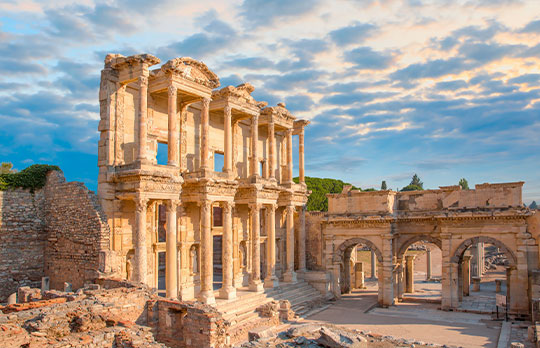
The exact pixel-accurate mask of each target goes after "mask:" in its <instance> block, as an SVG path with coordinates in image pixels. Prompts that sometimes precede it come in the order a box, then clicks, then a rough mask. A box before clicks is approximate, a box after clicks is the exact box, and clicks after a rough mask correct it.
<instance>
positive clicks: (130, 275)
mask: <svg viewBox="0 0 540 348" xmlns="http://www.w3.org/2000/svg"><path fill="white" fill-rule="evenodd" d="M132 258H133V256H132V255H128V256H127V258H126V259H127V260H126V275H127V280H132V278H133V264H132V262H131V259H132Z"/></svg>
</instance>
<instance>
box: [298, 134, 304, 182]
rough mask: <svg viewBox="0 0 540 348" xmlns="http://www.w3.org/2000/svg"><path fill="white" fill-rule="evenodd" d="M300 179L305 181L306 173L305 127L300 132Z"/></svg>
mask: <svg viewBox="0 0 540 348" xmlns="http://www.w3.org/2000/svg"><path fill="white" fill-rule="evenodd" d="M298 180H299V182H305V181H306V179H305V174H304V127H302V129H300V133H298Z"/></svg>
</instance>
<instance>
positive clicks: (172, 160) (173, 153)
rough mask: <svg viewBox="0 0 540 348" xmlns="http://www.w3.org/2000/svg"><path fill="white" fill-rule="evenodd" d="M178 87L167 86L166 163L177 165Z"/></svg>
mask: <svg viewBox="0 0 540 348" xmlns="http://www.w3.org/2000/svg"><path fill="white" fill-rule="evenodd" d="M177 92H178V89H177V88H176V87H175V86H169V88H168V96H169V99H168V116H169V117H168V121H169V122H168V128H169V129H168V145H167V150H168V153H167V155H168V156H167V157H168V158H167V164H168V165H170V166H178V146H179V145H178V135H179V133H178V116H177V110H176V103H177Z"/></svg>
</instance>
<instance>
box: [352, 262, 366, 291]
mask: <svg viewBox="0 0 540 348" xmlns="http://www.w3.org/2000/svg"><path fill="white" fill-rule="evenodd" d="M354 282H355V284H354V287H355V288H356V289H365V288H366V285H365V283H364V263H363V262H357V263H356V264H355V265H354Z"/></svg>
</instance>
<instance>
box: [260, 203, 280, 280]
mask: <svg viewBox="0 0 540 348" xmlns="http://www.w3.org/2000/svg"><path fill="white" fill-rule="evenodd" d="M266 214H267V215H266V216H267V217H266V221H267V224H266V253H267V256H266V258H267V260H266V279H265V280H264V287H266V288H275V287H277V286H278V285H279V283H278V279H277V277H276V206H275V205H274V204H271V205H269V206H267V209H266Z"/></svg>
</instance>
